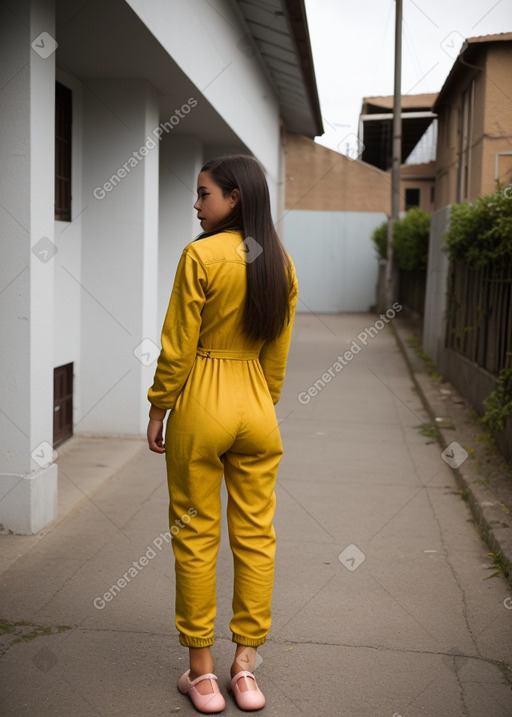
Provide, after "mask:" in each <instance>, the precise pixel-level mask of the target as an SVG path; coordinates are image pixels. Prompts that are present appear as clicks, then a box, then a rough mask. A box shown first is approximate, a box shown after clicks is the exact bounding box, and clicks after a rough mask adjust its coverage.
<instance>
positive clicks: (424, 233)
mask: <svg viewBox="0 0 512 717" xmlns="http://www.w3.org/2000/svg"><path fill="white" fill-rule="evenodd" d="M429 234H430V214H429V213H428V212H425V211H424V210H423V209H418V208H417V207H414V208H413V209H409V211H408V212H407V214H406V215H405V217H404V218H403V219H399V220H398V221H396V222H395V224H394V226H393V254H394V257H395V261H396V265H397V266H398V268H399V269H403V270H404V271H413V270H414V269H426V267H427V261H428V238H429ZM372 240H373V242H374V244H375V247H376V249H377V253H378V255H379V257H380V258H381V259H386V258H387V222H384V223H383V224H381V225H380V226H379V227H377V229H375V231H374V232H373V235H372Z"/></svg>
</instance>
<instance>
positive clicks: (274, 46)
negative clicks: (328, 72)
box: [237, 0, 324, 138]
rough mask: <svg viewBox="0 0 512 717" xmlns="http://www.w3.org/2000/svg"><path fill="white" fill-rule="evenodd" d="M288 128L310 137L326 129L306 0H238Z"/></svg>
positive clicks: (320, 133)
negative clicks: (319, 97) (321, 108)
mask: <svg viewBox="0 0 512 717" xmlns="http://www.w3.org/2000/svg"><path fill="white" fill-rule="evenodd" d="M237 4H238V7H239V9H240V11H241V14H242V16H243V18H244V20H245V22H246V24H247V27H248V29H249V32H250V34H251V36H252V38H253V40H254V43H255V45H256V47H257V49H258V52H259V54H260V55H261V58H262V60H263V63H264V66H265V68H266V70H267V74H268V75H269V78H270V79H271V81H272V83H273V85H274V87H275V89H276V92H277V95H278V98H279V104H280V109H281V117H282V119H283V122H284V124H285V126H286V128H287V129H288V130H290V131H291V132H295V133H296V134H303V135H305V136H307V137H311V138H313V137H316V136H318V135H322V134H323V132H324V129H323V124H322V115H321V112H320V102H319V99H318V91H317V87H316V80H315V72H314V67H313V57H312V53H311V43H310V39H309V30H308V24H307V18H306V9H305V6H304V2H303V0H238V2H237Z"/></svg>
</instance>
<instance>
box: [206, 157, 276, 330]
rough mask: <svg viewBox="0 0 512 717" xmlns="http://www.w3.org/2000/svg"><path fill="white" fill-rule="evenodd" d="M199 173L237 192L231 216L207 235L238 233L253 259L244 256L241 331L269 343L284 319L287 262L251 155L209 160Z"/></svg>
mask: <svg viewBox="0 0 512 717" xmlns="http://www.w3.org/2000/svg"><path fill="white" fill-rule="evenodd" d="M201 171H202V172H208V173H209V174H210V176H211V178H212V179H213V181H214V182H215V183H216V184H217V185H218V186H219V187H220V188H221V189H222V193H223V195H224V196H227V195H228V194H230V193H231V192H232V191H233V189H238V191H239V192H240V199H239V201H238V202H237V204H236V206H235V207H234V209H233V212H232V214H231V215H230V216H229V217H227V219H226V220H225V221H223V222H222V224H221V225H219V226H217V227H215V230H214V232H209V234H213V233H217V232H219V231H223V230H225V229H228V228H237V229H240V231H241V232H242V234H243V236H244V240H245V246H246V250H247V251H248V252H249V253H250V252H252V253H253V256H254V258H253V259H252V260H250V261H249V254H248V261H247V262H246V271H247V295H246V299H245V306H244V319H243V327H244V331H245V333H246V334H247V335H248V336H250V337H251V338H254V339H257V340H264V341H272V339H275V338H277V337H278V336H279V334H280V333H281V331H282V330H283V328H284V327H285V326H286V324H287V323H288V321H289V294H290V281H289V278H288V272H287V267H288V265H289V261H288V256H287V254H286V252H285V250H284V248H283V246H282V244H281V242H280V240H279V237H278V236H277V232H276V230H275V228H274V224H273V222H272V215H271V212H270V195H269V191H268V185H267V180H266V178H265V174H264V172H263V169H262V168H261V166H260V164H259V163H258V162H257V161H256V160H255V159H254V157H249V156H247V155H244V154H234V155H227V156H225V157H218V158H217V159H212V160H210V161H209V162H207V163H206V164H205V165H204V166H203V168H202V169H201ZM254 242H257V244H258V245H259V246H260V247H261V252H259V253H258V249H257V248H256V244H254Z"/></svg>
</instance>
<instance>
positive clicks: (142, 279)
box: [75, 80, 159, 434]
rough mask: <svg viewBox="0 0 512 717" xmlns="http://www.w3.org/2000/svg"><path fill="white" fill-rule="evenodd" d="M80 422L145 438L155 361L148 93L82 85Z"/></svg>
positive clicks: (140, 87) (153, 121)
mask: <svg viewBox="0 0 512 717" xmlns="http://www.w3.org/2000/svg"><path fill="white" fill-rule="evenodd" d="M83 113H84V114H83V128H84V133H83V147H84V158H83V167H84V178H83V214H82V217H81V220H82V276H81V285H82V304H81V305H82V320H81V325H82V342H81V346H82V385H81V394H82V403H81V407H82V416H81V417H79V419H78V421H77V423H76V425H75V430H76V431H77V432H82V433H83V432H85V433H107V434H140V433H142V432H145V423H146V418H147V411H148V404H147V400H146V393H147V389H148V387H149V386H150V385H151V382H152V378H153V372H154V361H155V359H156V357H157V355H158V349H157V347H156V345H155V337H156V336H157V326H156V324H157V282H156V275H157V263H158V155H159V139H158V134H155V133H154V130H155V129H157V128H158V126H159V117H158V97H157V93H156V90H155V89H154V88H153V87H152V86H151V85H150V84H149V83H148V82H147V81H145V80H94V81H85V82H84V83H83Z"/></svg>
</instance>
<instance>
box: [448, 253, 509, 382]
mask: <svg viewBox="0 0 512 717" xmlns="http://www.w3.org/2000/svg"><path fill="white" fill-rule="evenodd" d="M446 346H447V347H449V348H451V349H454V350H455V351H458V352H459V353H461V354H463V355H464V356H466V357H467V358H468V359H469V360H470V361H474V362H475V363H476V364H478V366H481V367H482V368H484V369H486V370H487V371H489V372H490V373H492V374H494V375H498V373H499V372H500V370H501V369H502V368H509V367H512V262H511V261H508V262H503V263H501V264H499V265H498V264H495V265H491V266H486V267H483V268H481V269H473V268H470V267H468V266H467V265H465V264H461V263H456V264H454V263H452V264H451V265H450V272H449V279H448V303H447V322H446Z"/></svg>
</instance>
